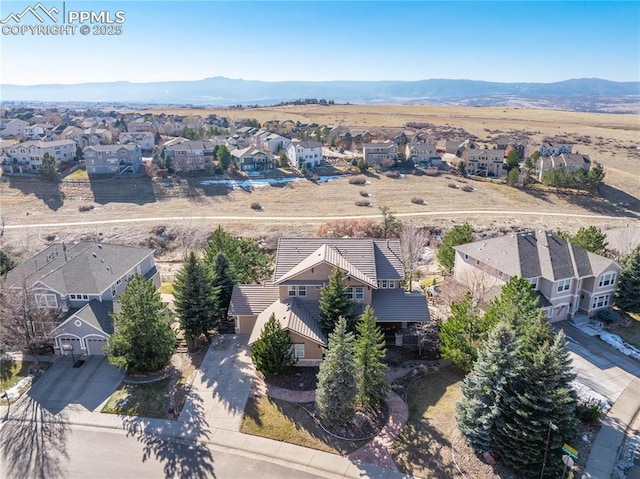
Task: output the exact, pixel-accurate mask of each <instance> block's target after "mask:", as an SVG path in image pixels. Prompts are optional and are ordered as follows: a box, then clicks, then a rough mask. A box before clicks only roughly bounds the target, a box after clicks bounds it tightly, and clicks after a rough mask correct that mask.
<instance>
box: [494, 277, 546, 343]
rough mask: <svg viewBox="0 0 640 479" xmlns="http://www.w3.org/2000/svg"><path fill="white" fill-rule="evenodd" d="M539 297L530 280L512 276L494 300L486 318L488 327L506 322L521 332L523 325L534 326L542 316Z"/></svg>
mask: <svg viewBox="0 0 640 479" xmlns="http://www.w3.org/2000/svg"><path fill="white" fill-rule="evenodd" d="M537 304H538V297H537V296H536V293H535V291H534V290H533V288H532V287H531V284H530V283H529V281H528V280H526V279H524V278H519V277H517V276H512V277H511V278H509V281H507V283H506V284H505V285H504V286H503V287H502V289H501V290H500V296H498V297H496V298H494V299H493V300H492V301H491V303H490V304H489V307H488V308H487V312H486V314H485V316H484V321H485V323H486V324H487V327H489V328H490V327H492V326H493V325H495V324H498V323H499V322H505V323H507V324H508V325H510V326H512V327H513V328H514V330H515V331H516V332H519V331H520V329H521V327H522V326H523V325H525V326H526V325H528V324H532V323H533V322H535V320H536V319H537V318H538V316H539V315H540V310H539V309H538V307H537Z"/></svg>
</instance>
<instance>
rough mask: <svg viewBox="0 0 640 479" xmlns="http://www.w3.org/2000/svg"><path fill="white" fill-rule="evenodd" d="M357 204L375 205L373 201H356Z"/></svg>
mask: <svg viewBox="0 0 640 479" xmlns="http://www.w3.org/2000/svg"><path fill="white" fill-rule="evenodd" d="M356 206H373V204H372V203H371V201H356Z"/></svg>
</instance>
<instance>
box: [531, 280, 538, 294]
mask: <svg viewBox="0 0 640 479" xmlns="http://www.w3.org/2000/svg"><path fill="white" fill-rule="evenodd" d="M529 284H530V285H531V287H532V288H533V290H534V291H537V290H538V278H529Z"/></svg>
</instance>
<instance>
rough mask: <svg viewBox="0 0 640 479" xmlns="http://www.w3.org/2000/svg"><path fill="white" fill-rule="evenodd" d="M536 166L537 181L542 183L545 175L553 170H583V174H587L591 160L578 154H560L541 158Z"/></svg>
mask: <svg viewBox="0 0 640 479" xmlns="http://www.w3.org/2000/svg"><path fill="white" fill-rule="evenodd" d="M536 166H537V168H538V180H540V181H542V180H543V179H544V175H545V173H547V172H548V171H549V170H553V169H555V168H562V169H563V170H565V171H570V172H575V171H577V170H579V169H583V170H584V171H585V173H588V172H589V169H590V168H591V159H590V158H589V156H587V155H580V154H578V153H560V154H559V155H547V156H541V157H540V158H539V159H538V162H537V165H536Z"/></svg>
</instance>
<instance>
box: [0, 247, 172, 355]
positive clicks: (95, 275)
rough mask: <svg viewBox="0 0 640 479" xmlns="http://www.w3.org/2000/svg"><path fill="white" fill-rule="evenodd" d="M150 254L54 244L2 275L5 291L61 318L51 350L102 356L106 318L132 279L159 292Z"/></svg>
mask: <svg viewBox="0 0 640 479" xmlns="http://www.w3.org/2000/svg"><path fill="white" fill-rule="evenodd" d="M153 254H154V250H152V249H148V248H136V247H131V246H121V245H114V244H108V243H95V242H90V241H82V242H79V243H76V244H72V245H66V244H65V243H56V244H53V245H51V246H49V247H48V248H46V249H45V250H43V251H41V252H40V253H38V254H37V255H35V256H34V257H32V258H31V259H29V260H27V261H25V262H24V263H22V264H20V265H18V266H16V267H15V268H14V269H12V270H11V271H9V273H8V274H7V279H6V281H7V285H8V287H9V288H10V291H15V292H18V291H20V290H23V289H24V288H26V289H27V290H28V291H29V293H30V294H32V295H33V300H34V301H35V304H36V305H37V306H38V307H39V308H43V309H55V310H59V311H61V312H62V313H66V314H65V316H64V319H63V321H62V322H61V323H60V324H59V325H58V326H57V327H56V328H55V329H54V333H53V335H54V340H55V343H54V349H55V351H57V352H58V353H60V352H61V351H62V346H63V345H64V344H70V345H71V346H73V351H74V353H76V354H97V355H103V354H104V352H103V350H102V347H103V346H104V345H105V344H106V342H107V341H108V338H109V335H110V334H111V333H113V322H112V320H111V316H110V313H111V312H113V311H114V308H115V307H117V304H114V302H115V300H116V299H117V297H118V295H120V294H122V292H123V291H124V289H125V288H126V286H127V281H128V280H129V279H130V278H131V277H132V276H133V275H134V274H136V273H137V274H141V275H143V276H144V277H146V278H148V279H151V280H152V282H153V284H154V286H155V287H156V288H159V287H160V273H159V272H158V270H157V269H156V265H155V261H154V257H153Z"/></svg>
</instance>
